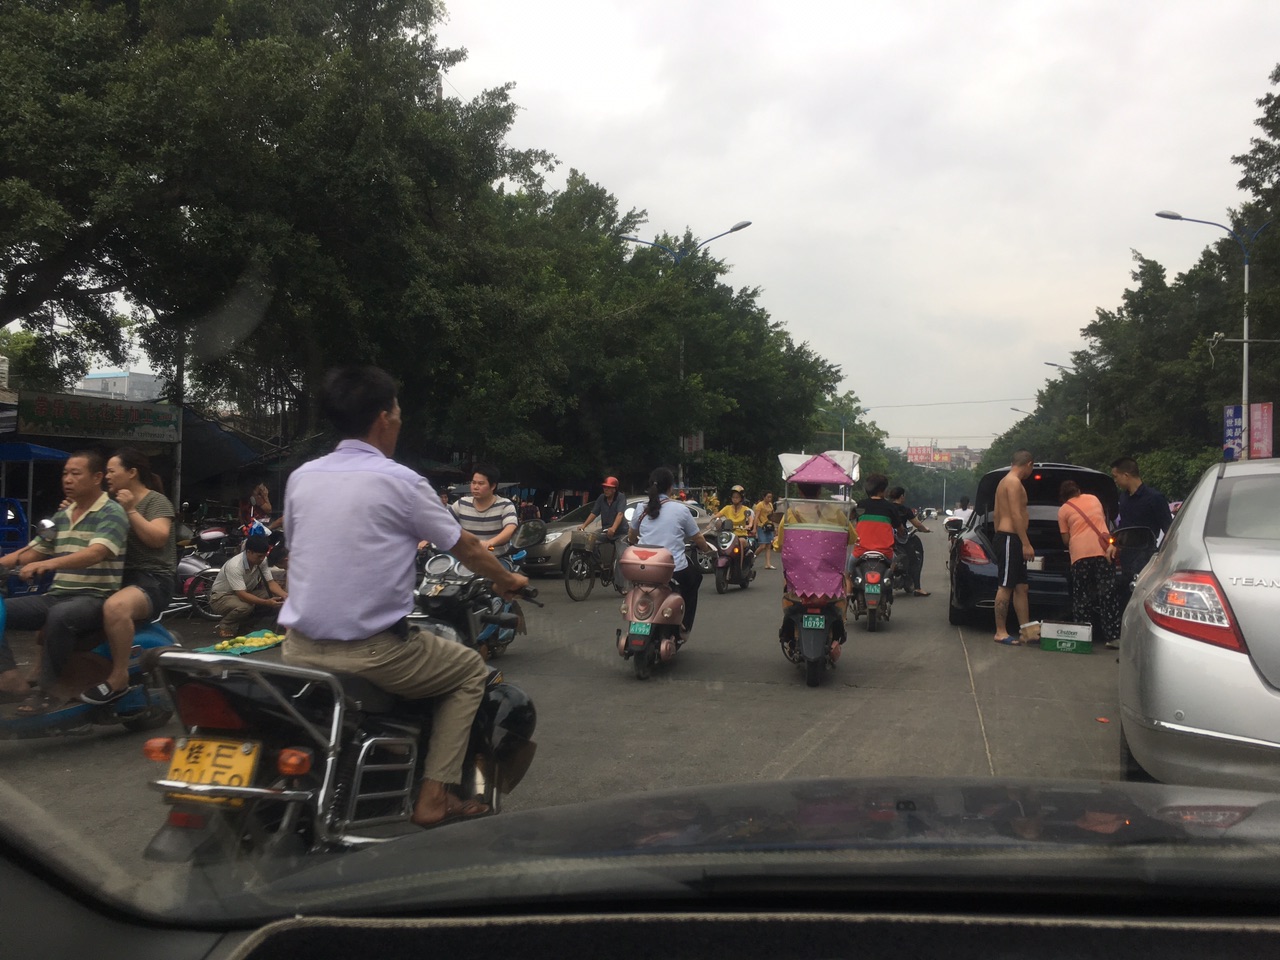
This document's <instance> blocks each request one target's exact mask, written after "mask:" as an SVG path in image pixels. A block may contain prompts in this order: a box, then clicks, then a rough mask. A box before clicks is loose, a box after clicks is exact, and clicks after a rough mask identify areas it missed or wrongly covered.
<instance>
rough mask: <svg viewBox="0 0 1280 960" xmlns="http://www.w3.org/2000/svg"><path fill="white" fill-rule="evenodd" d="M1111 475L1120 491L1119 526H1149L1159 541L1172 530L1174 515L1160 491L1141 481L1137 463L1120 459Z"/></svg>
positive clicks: (1131, 458) (1117, 524) (1128, 459)
mask: <svg viewBox="0 0 1280 960" xmlns="http://www.w3.org/2000/svg"><path fill="white" fill-rule="evenodd" d="M1111 476H1112V479H1114V480H1115V482H1116V486H1117V487H1119V488H1120V515H1119V518H1118V519H1117V520H1116V527H1117V528H1121V527H1146V528H1147V529H1148V530H1150V531H1151V534H1152V536H1154V537H1155V539H1156V540H1157V541H1159V540H1160V538H1161V537H1162V536H1164V534H1165V533H1167V532H1168V530H1169V525H1170V524H1171V523H1173V514H1172V513H1170V512H1169V501H1168V500H1166V499H1165V498H1164V494H1163V493H1161V492H1160V491H1159V490H1153V489H1151V487H1148V486H1147V485H1146V484H1145V483H1143V482H1142V475H1141V474H1140V473H1139V472H1138V461H1136V460H1134V459H1133V457H1120V458H1119V459H1118V460H1116V461H1115V462H1114V463H1112V464H1111Z"/></svg>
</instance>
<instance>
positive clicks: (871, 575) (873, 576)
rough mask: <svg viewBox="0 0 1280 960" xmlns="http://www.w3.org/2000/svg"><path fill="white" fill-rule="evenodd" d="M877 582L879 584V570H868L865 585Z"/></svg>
mask: <svg viewBox="0 0 1280 960" xmlns="http://www.w3.org/2000/svg"><path fill="white" fill-rule="evenodd" d="M879 582H880V571H879V570H869V571H867V583H879Z"/></svg>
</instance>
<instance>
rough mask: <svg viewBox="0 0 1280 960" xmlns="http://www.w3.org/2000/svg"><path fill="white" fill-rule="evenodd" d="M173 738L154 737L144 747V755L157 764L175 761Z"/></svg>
mask: <svg viewBox="0 0 1280 960" xmlns="http://www.w3.org/2000/svg"><path fill="white" fill-rule="evenodd" d="M173 750H174V742H173V737H152V738H151V739H150V740H148V741H147V742H146V743H144V744H143V745H142V755H143V756H144V757H146V758H147V759H148V760H154V761H155V762H156V763H168V762H169V761H170V760H172V759H173Z"/></svg>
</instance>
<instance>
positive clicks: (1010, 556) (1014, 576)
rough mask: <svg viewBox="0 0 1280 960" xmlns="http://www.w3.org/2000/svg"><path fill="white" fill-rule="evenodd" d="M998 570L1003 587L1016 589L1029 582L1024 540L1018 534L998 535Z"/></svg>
mask: <svg viewBox="0 0 1280 960" xmlns="http://www.w3.org/2000/svg"><path fill="white" fill-rule="evenodd" d="M993 546H994V547H995V550H996V570H997V571H998V574H999V584H1000V586H1002V587H1016V586H1018V584H1020V583H1026V582H1027V561H1026V560H1025V559H1023V556H1022V540H1021V539H1020V538H1019V537H1018V535H1017V534H1016V533H1004V532H1003V531H1001V532H998V533H997V534H996V541H995V543H994V544H993Z"/></svg>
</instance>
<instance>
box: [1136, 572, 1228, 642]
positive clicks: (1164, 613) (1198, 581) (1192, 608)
mask: <svg viewBox="0 0 1280 960" xmlns="http://www.w3.org/2000/svg"><path fill="white" fill-rule="evenodd" d="M1144 606H1145V607H1146V611H1147V616H1149V617H1150V618H1151V621H1152V623H1154V624H1155V625H1156V626H1158V627H1162V628H1164V629H1165V630H1168V631H1170V632H1171V633H1176V634H1180V635H1181V636H1184V637H1190V638H1191V639H1192V640H1199V641H1201V642H1202V643H1210V644H1213V645H1214V646H1215V647H1223V648H1224V649H1227V650H1234V651H1235V652H1237V653H1248V650H1247V649H1246V648H1245V645H1244V637H1243V636H1241V635H1240V628H1239V626H1238V625H1237V624H1236V621H1235V618H1234V617H1232V616H1231V608H1230V607H1229V606H1228V605H1227V598H1226V597H1225V596H1223V595H1222V587H1221V585H1220V584H1219V583H1218V578H1217V577H1215V576H1214V575H1213V574H1212V573H1207V572H1205V571H1202V570H1183V571H1179V572H1177V573H1175V574H1173V575H1172V576H1171V577H1169V578H1167V579H1166V580H1165V581H1164V582H1163V583H1161V584H1160V586H1158V587H1156V589H1155V590H1153V591H1152V592H1151V594H1150V595H1149V596H1148V597H1147V599H1146V602H1145V604H1144Z"/></svg>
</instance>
